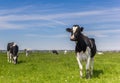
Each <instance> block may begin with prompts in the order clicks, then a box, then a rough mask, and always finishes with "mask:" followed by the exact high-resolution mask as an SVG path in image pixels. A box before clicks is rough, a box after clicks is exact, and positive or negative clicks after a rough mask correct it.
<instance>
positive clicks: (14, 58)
mask: <svg viewBox="0 0 120 83" xmlns="http://www.w3.org/2000/svg"><path fill="white" fill-rule="evenodd" d="M13 61H14V64H16V63H17V56H14V57H13Z"/></svg>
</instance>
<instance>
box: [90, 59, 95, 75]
mask: <svg viewBox="0 0 120 83" xmlns="http://www.w3.org/2000/svg"><path fill="white" fill-rule="evenodd" d="M93 68H94V58H91V64H90V69H91V75H93Z"/></svg>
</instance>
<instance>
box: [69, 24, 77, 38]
mask: <svg viewBox="0 0 120 83" xmlns="http://www.w3.org/2000/svg"><path fill="white" fill-rule="evenodd" d="M77 28H78V27H75V26H74V27H73V28H72V30H73V34H72V35H71V37H70V39H74V37H75V36H74V33H75V32H76V30H77Z"/></svg>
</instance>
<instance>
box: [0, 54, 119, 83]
mask: <svg viewBox="0 0 120 83" xmlns="http://www.w3.org/2000/svg"><path fill="white" fill-rule="evenodd" d="M18 62H19V63H18V64H16V65H14V64H11V63H8V62H7V57H6V54H5V53H0V83H119V82H120V53H112V52H109V53H104V55H96V56H95V64H94V75H93V77H92V78H91V79H89V80H87V79H86V78H85V71H84V77H83V78H82V79H81V78H80V76H79V68H78V64H77V61H76V58H75V54H74V53H68V54H67V55H64V54H63V53H60V54H59V55H54V54H51V53H42V52H40V53H32V54H31V55H30V56H28V57H26V56H25V54H22V53H21V54H19V60H18ZM84 66H85V65H84Z"/></svg>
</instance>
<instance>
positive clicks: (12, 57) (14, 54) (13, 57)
mask: <svg viewBox="0 0 120 83" xmlns="http://www.w3.org/2000/svg"><path fill="white" fill-rule="evenodd" d="M18 50H19V48H18V45H17V44H16V43H14V42H11V43H8V45H7V57H8V62H10V63H11V62H13V63H14V64H16V63H17V59H18Z"/></svg>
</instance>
